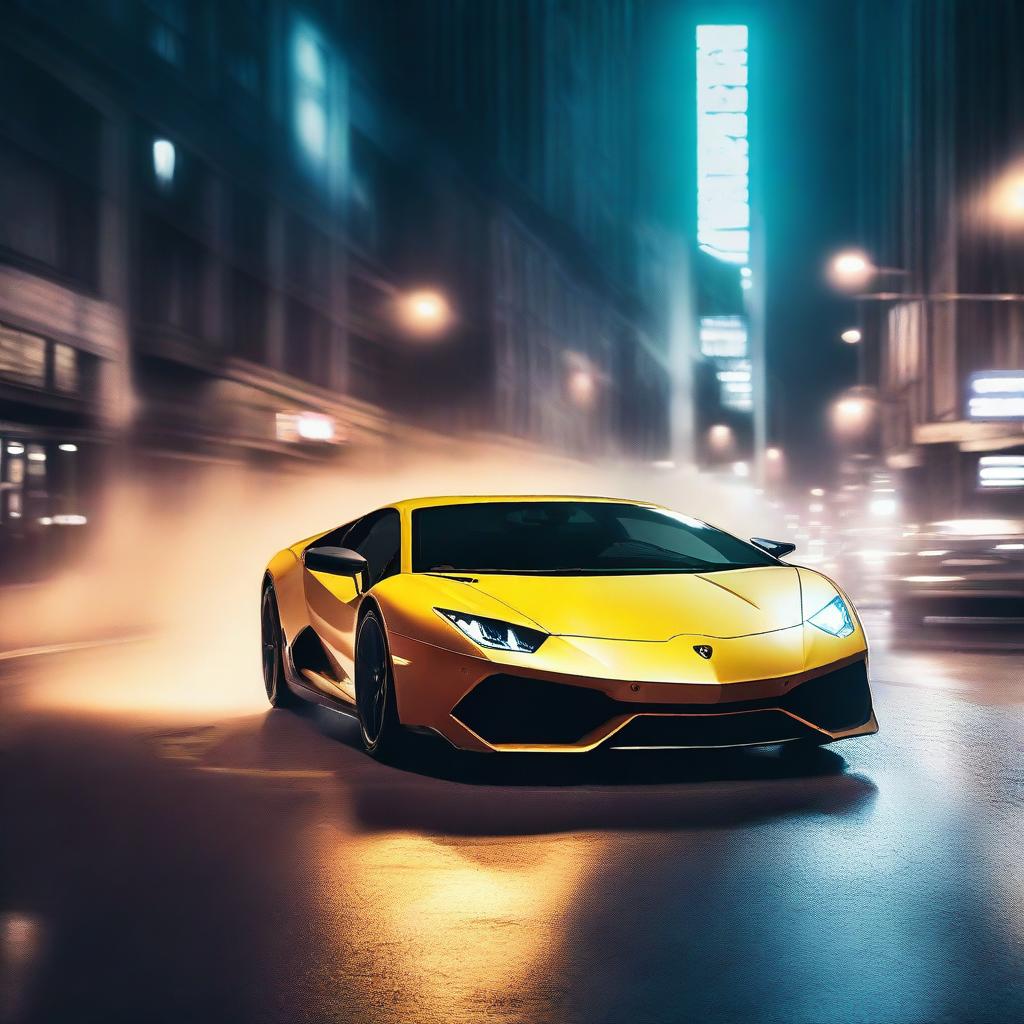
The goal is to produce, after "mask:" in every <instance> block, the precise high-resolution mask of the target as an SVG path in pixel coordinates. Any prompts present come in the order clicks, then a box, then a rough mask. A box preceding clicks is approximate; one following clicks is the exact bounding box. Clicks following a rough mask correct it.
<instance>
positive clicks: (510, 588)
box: [471, 566, 803, 641]
mask: <svg viewBox="0 0 1024 1024" xmlns="http://www.w3.org/2000/svg"><path fill="white" fill-rule="evenodd" d="M474 578H475V581H476V582H475V583H473V584H471V586H472V587H473V589H474V590H477V591H479V592H481V593H482V594H486V595H487V596H488V597H490V598H493V599H494V600H495V601H499V602H501V603H502V604H504V605H506V606H508V607H509V608H512V609H514V610H515V611H517V612H518V613H519V614H520V615H522V616H525V617H527V618H529V619H530V620H532V621H533V622H536V623H537V624H538V625H539V626H540V627H541V628H542V629H544V630H545V631H546V632H548V633H552V634H558V635H562V636H585V637H602V638H605V639H609V640H652V641H661V640H668V639H670V638H671V637H674V636H679V635H681V634H688V633H694V634H699V635H701V636H711V637H722V638H725V637H738V636H750V635H752V634H755V633H769V632H773V631H774V630H778V629H787V628H789V627H791V626H797V625H799V624H800V623H801V622H802V621H803V613H802V608H801V601H800V576H799V573H798V572H797V570H796V569H795V568H793V567H791V566H765V567H762V568H754V569H733V570H730V571H727V572H714V573H704V574H695V573H652V574H644V575H637V576H618V575H614V576H511V575H507V576H506V575H479V576H476V577H474Z"/></svg>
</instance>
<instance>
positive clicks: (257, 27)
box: [219, 0, 266, 103]
mask: <svg viewBox="0 0 1024 1024" xmlns="http://www.w3.org/2000/svg"><path fill="white" fill-rule="evenodd" d="M219 9H220V11H221V12H222V13H221V17H222V22H221V26H222V28H221V31H222V36H223V40H224V51H223V69H224V84H225V88H226V91H227V93H228V96H229V98H232V99H238V100H240V101H244V102H246V103H251V101H253V100H255V99H257V98H258V97H259V96H260V95H261V94H262V92H263V59H262V52H263V39H264V33H265V31H266V17H265V9H264V4H263V2H262V0H234V2H233V3H230V4H227V3H222V4H221V5H219Z"/></svg>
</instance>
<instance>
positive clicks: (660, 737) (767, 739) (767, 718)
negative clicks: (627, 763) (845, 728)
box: [608, 711, 821, 747]
mask: <svg viewBox="0 0 1024 1024" xmlns="http://www.w3.org/2000/svg"><path fill="white" fill-rule="evenodd" d="M812 736H821V733H817V732H815V731H814V730H813V729H809V728H807V726H806V725H801V724H800V723H799V722H798V721H797V720H796V719H795V718H790V717H789V715H784V714H783V713H782V712H781V711H745V712H741V713H740V714H735V715H733V714H726V715H668V716H664V717H662V716H658V715H641V716H640V717H639V718H634V719H633V721H632V722H629V723H628V724H626V725H624V726H623V727H622V728H621V729H620V730H619V731H618V732H617V733H615V734H614V735H613V736H612V737H611V738H610V739H609V740H608V746H610V747H733V746H742V745H744V744H751V745H753V744H758V743H781V742H784V741H788V740H796V739H803V738H806V737H812Z"/></svg>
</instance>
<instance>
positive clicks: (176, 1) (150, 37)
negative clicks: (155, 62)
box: [144, 0, 188, 68]
mask: <svg viewBox="0 0 1024 1024" xmlns="http://www.w3.org/2000/svg"><path fill="white" fill-rule="evenodd" d="M144 5H145V8H146V10H145V19H146V42H147V43H148V44H149V47H150V49H151V50H152V51H153V52H154V53H155V54H157V56H159V57H161V58H162V59H163V60H165V61H166V62H167V63H168V64H173V65H174V66H175V67H176V68H181V67H183V66H184V64H185V37H186V33H187V30H188V16H187V13H186V10H185V3H184V0H144Z"/></svg>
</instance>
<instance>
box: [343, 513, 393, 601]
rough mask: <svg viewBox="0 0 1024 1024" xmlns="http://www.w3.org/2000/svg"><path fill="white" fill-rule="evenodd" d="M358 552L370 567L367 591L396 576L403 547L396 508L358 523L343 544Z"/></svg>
mask: <svg viewBox="0 0 1024 1024" xmlns="http://www.w3.org/2000/svg"><path fill="white" fill-rule="evenodd" d="M342 544H343V546H344V547H346V548H351V549H352V550H353V551H358V552H359V554H361V555H362V556H363V558H365V559H366V562H367V565H368V566H369V572H368V576H369V579H368V580H367V581H366V585H367V588H369V587H372V586H373V585H374V584H375V583H379V582H380V581H381V580H382V579H384V578H385V577H387V576H394V575H395V573H397V572H398V570H399V567H400V564H401V563H400V551H401V546H402V527H401V519H400V518H399V515H398V513H397V512H396V511H395V510H394V509H393V508H385V509H381V511H380V512H374V513H372V514H371V515H368V516H366V517H364V518H363V519H360V520H359V521H358V522H357V523H354V524H353V526H352V528H351V529H350V530H349V531H348V533H347V534H346V535H345V539H344V541H343V542H342Z"/></svg>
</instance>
